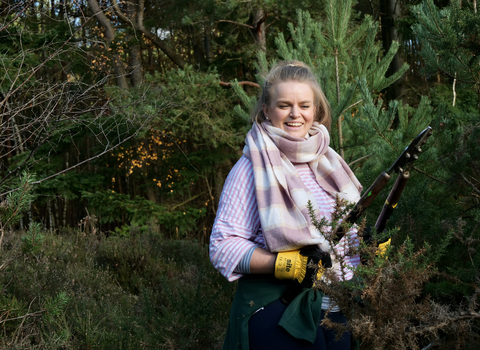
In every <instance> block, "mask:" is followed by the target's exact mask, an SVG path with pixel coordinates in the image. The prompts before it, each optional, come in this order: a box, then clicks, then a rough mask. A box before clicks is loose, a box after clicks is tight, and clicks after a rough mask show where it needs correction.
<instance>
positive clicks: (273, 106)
mask: <svg viewBox="0 0 480 350" xmlns="http://www.w3.org/2000/svg"><path fill="white" fill-rule="evenodd" d="M314 100H315V98H314V95H313V91H312V88H311V87H310V85H308V84H306V83H299V82H296V81H288V82H285V83H279V84H277V85H275V86H274V87H273V91H272V102H271V103H270V105H269V106H267V105H263V113H264V114H265V116H266V117H267V118H268V120H270V121H271V122H272V125H273V126H275V127H277V128H279V129H282V130H284V131H285V132H286V133H287V134H289V135H291V136H294V137H300V138H303V137H305V135H306V134H307V132H308V130H309V129H310V127H311V126H312V124H313V121H314V120H315V103H314Z"/></svg>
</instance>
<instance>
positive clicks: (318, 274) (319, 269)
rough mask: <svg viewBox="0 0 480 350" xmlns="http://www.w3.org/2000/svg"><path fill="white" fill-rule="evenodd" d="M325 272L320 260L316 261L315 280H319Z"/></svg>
mask: <svg viewBox="0 0 480 350" xmlns="http://www.w3.org/2000/svg"><path fill="white" fill-rule="evenodd" d="M324 273H325V268H324V267H323V265H322V262H321V261H319V262H318V270H317V280H318V281H320V279H321V278H322V276H323V274H324Z"/></svg>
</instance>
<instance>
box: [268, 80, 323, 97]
mask: <svg viewBox="0 0 480 350" xmlns="http://www.w3.org/2000/svg"><path fill="white" fill-rule="evenodd" d="M292 99H295V100H301V101H313V100H314V93H313V90H312V87H311V86H310V85H309V84H307V83H300V82H297V81H288V82H284V83H279V84H276V85H275V86H274V87H273V89H272V102H274V101H276V100H292Z"/></svg>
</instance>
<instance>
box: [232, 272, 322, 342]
mask: <svg viewBox="0 0 480 350" xmlns="http://www.w3.org/2000/svg"><path fill="white" fill-rule="evenodd" d="M290 283H292V282H291V281H280V280H277V279H275V278H274V277H273V276H270V275H247V276H244V277H242V278H240V280H239V281H238V287H237V292H236V293H235V297H234V299H233V303H232V309H231V311H230V321H229V324H228V328H227V334H226V337H225V342H224V343H223V350H236V349H241V350H248V348H249V341H248V321H249V320H250V317H251V316H252V315H253V314H254V313H255V311H257V310H258V309H260V308H261V307H263V306H266V305H268V304H270V303H272V302H274V301H275V300H277V299H279V298H280V297H281V296H282V295H283V293H285V291H286V290H287V288H288V286H289V284H290ZM322 297H323V293H322V292H321V291H319V290H314V289H311V288H305V289H303V290H302V291H301V292H300V294H299V295H298V296H297V297H296V298H295V299H294V300H293V301H292V302H291V303H290V304H289V305H288V307H287V309H286V310H285V312H284V313H283V316H282V318H281V319H280V322H279V323H278V325H279V326H280V327H282V328H284V329H285V330H286V331H287V332H288V333H290V334H291V335H292V336H293V337H295V338H297V339H305V340H307V341H309V342H311V343H314V342H315V338H316V336H317V328H318V325H319V323H320V317H321V312H322Z"/></svg>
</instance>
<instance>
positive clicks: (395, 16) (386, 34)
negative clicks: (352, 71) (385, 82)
mask: <svg viewBox="0 0 480 350" xmlns="http://www.w3.org/2000/svg"><path fill="white" fill-rule="evenodd" d="M380 12H381V26H382V44H383V52H384V53H385V54H386V53H387V52H388V50H389V49H390V46H392V41H397V42H399V43H401V42H402V38H401V35H400V33H399V32H398V29H397V27H396V21H397V20H399V19H400V16H401V3H400V1H399V0H381V1H380ZM401 50H402V49H400V50H399V52H400V51H401ZM399 52H397V53H396V54H395V56H394V57H393V60H392V62H391V63H390V67H389V69H388V72H387V75H388V76H390V75H392V74H394V73H395V72H397V71H399V70H400V68H401V67H402V66H403V63H404V60H403V57H402V56H401V55H400V54H399ZM404 85H405V75H403V76H402V77H401V78H400V79H398V80H397V81H396V82H394V83H393V84H392V85H390V87H388V89H387V99H388V100H398V99H401V98H404V92H405V89H404Z"/></svg>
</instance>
